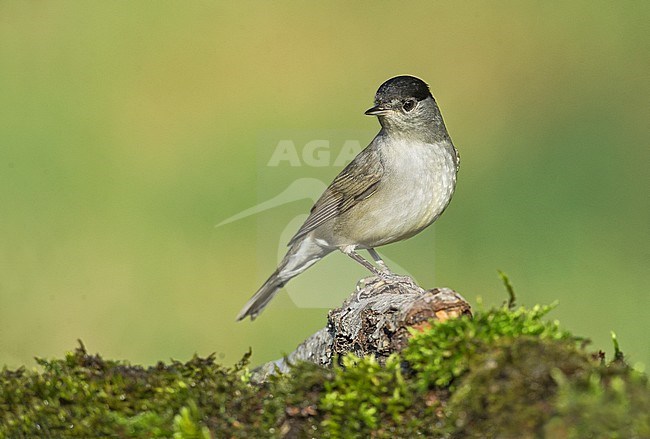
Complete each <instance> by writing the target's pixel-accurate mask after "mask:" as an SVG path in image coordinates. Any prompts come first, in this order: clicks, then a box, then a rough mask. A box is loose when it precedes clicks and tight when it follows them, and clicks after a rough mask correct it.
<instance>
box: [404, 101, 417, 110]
mask: <svg viewBox="0 0 650 439" xmlns="http://www.w3.org/2000/svg"><path fill="white" fill-rule="evenodd" d="M402 108H403V109H404V111H411V110H412V109H414V108H415V99H407V100H406V101H404V104H403V105H402Z"/></svg>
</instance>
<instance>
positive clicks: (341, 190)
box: [237, 76, 460, 320]
mask: <svg viewBox="0 0 650 439" xmlns="http://www.w3.org/2000/svg"><path fill="white" fill-rule="evenodd" d="M365 114H367V115H370V116H377V117H378V119H379V123H380V124H381V130H379V133H378V134H377V136H375V138H374V139H373V140H372V142H371V143H370V145H368V146H367V147H366V148H365V149H364V150H363V151H361V152H360V153H359V154H358V155H357V156H356V157H355V158H354V160H352V162H350V164H349V165H348V166H346V167H345V169H343V171H341V173H340V174H339V175H337V176H336V178H335V179H334V181H333V182H332V183H331V184H330V185H329V187H328V188H327V189H326V190H325V192H324V193H323V195H321V197H320V199H319V200H318V201H317V202H316V204H314V206H313V207H312V209H311V213H310V214H309V217H308V218H307V220H306V221H305V223H304V224H303V225H302V227H300V230H298V232H297V233H296V235H295V236H294V237H293V238H292V239H291V241H290V242H289V251H288V252H287V254H286V255H285V257H284V259H282V262H280V265H279V266H278V268H277V269H276V270H275V272H274V273H273V274H272V275H271V276H270V277H269V278H268V279H267V281H266V282H264V285H262V286H261V287H260V289H259V290H258V291H257V292H256V293H255V295H254V296H253V297H252V298H251V299H250V300H249V301H248V303H246V305H245V306H244V308H243V309H242V310H241V312H240V313H239V315H238V316H237V320H242V319H244V318H245V317H247V316H250V317H251V320H252V319H255V317H257V315H258V314H259V313H260V312H261V311H262V310H263V309H264V307H265V306H266V305H267V304H268V303H269V301H270V300H271V299H272V298H273V296H274V295H275V294H276V293H277V292H278V290H279V289H280V288H282V287H283V286H284V285H285V284H286V283H287V282H288V281H289V280H290V279H292V278H294V277H295V276H297V275H299V274H300V273H302V272H303V271H305V270H306V269H307V268H309V267H310V266H312V265H313V264H314V263H316V262H318V261H319V260H320V259H322V258H323V257H324V256H326V255H327V254H329V253H331V252H332V251H334V250H337V249H338V250H340V251H342V252H343V253H345V254H346V255H348V256H350V257H351V258H352V259H354V260H355V261H357V262H359V263H360V264H362V265H363V266H364V267H366V268H368V269H369V270H370V271H371V272H372V273H374V274H376V275H378V276H384V277H388V276H391V275H393V274H392V272H391V271H390V270H389V269H388V267H386V264H385V263H384V261H382V260H381V258H380V257H379V255H378V254H377V252H376V251H375V250H374V249H375V247H379V246H381V245H385V244H390V243H392V242H396V241H401V240H403V239H407V238H410V237H411V236H413V235H415V234H417V233H419V232H420V231H422V230H423V229H424V228H425V227H427V226H429V225H430V224H431V223H433V222H434V221H435V220H436V218H438V217H439V216H440V214H442V212H443V211H444V210H445V208H446V207H447V205H448V204H449V202H450V201H451V197H452V195H453V194H454V189H455V187H456V174H457V172H458V167H459V165H460V156H459V155H458V151H456V148H454V145H453V143H452V142H451V138H450V137H449V134H448V133H447V129H446V128H445V124H444V122H443V120H442V115H441V114H440V110H439V109H438V105H437V104H436V101H435V100H434V98H433V96H432V95H431V92H430V91H429V87H428V86H427V84H425V83H424V82H423V81H422V80H420V79H418V78H415V77H413V76H397V77H395V78H391V79H389V80H388V81H386V82H384V83H383V84H382V85H381V86H380V87H379V90H377V94H376V95H375V106H374V107H372V108H370V109H369V110H367V111H366V112H365ZM359 249H365V250H368V253H369V254H370V255H371V256H372V258H373V259H374V260H375V262H376V263H377V264H378V265H379V268H377V267H375V266H374V265H372V264H371V263H370V262H368V261H367V260H366V259H364V258H363V257H361V255H359V254H358V253H357V250H359Z"/></svg>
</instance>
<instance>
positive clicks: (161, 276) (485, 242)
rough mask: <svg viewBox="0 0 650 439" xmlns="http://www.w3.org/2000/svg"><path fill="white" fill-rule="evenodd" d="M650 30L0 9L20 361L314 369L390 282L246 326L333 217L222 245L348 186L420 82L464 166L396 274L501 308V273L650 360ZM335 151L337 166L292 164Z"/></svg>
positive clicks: (608, 8)
mask: <svg viewBox="0 0 650 439" xmlns="http://www.w3.org/2000/svg"><path fill="white" fill-rule="evenodd" d="M648 22H650V3H649V2H629V3H627V2H626V3H620V2H600V1H598V2H593V1H573V2H563V3H558V2H553V3H545V2H537V1H526V2H516V1H505V2H499V3H498V4H495V3H490V4H489V5H488V4H487V3H484V2H479V1H469V2H446V3H443V2H426V1H423V2H409V3H408V4H402V3H396V2H381V3H372V5H371V4H370V3H349V2H328V3H326V4H314V3H310V4H305V3H297V2H287V3H280V2H272V3H271V2H264V3H262V2H254V3H253V2H229V3H226V2H203V1H201V2H171V1H165V2H155V3H151V2H91V3H86V2H74V1H67V2H65V1H64V2H38V1H29V2H27V1H6V0H5V1H2V2H0V364H6V365H8V366H10V367H18V366H20V365H22V364H27V365H33V364H34V362H33V357H34V356H40V357H52V356H61V355H62V354H63V353H64V352H65V351H69V350H72V349H73V348H74V347H76V343H77V342H76V340H77V339H82V340H83V341H84V343H85V344H86V346H87V347H88V349H89V351H91V352H100V353H102V354H103V355H105V356H107V357H110V358H116V359H128V360H129V361H131V362H134V363H143V364H152V363H154V362H156V361H157V360H166V359H169V358H176V359H180V360H186V359H188V358H189V357H190V356H191V355H192V354H193V353H194V352H197V353H199V354H201V355H207V354H209V353H211V352H217V353H218V358H219V360H220V361H221V362H223V363H225V364H232V363H234V362H236V361H237V360H238V359H239V358H240V357H241V355H242V354H243V353H244V352H246V351H247V350H248V348H249V347H252V349H253V353H254V356H253V362H254V363H256V364H257V363H260V362H262V361H267V360H271V359H275V358H278V357H280V356H281V355H282V354H283V353H288V352H290V351H292V350H293V349H294V348H295V346H296V345H297V344H298V343H299V342H301V341H302V340H303V339H304V338H305V337H306V336H308V335H310V334H312V333H313V332H314V331H316V330H317V329H319V328H321V327H323V325H324V324H325V322H326V315H327V309H326V308H321V307H318V306H329V304H330V303H332V302H333V303H334V304H336V303H339V302H340V301H341V300H342V299H343V298H344V297H346V296H347V294H348V293H349V292H350V291H352V289H353V288H354V286H355V284H356V281H357V280H358V279H359V278H360V277H362V276H366V275H367V273H365V272H364V270H363V268H361V267H357V266H356V265H357V264H355V263H354V262H352V261H349V260H347V258H346V257H345V256H343V255H340V254H333V255H331V256H329V257H328V258H327V259H326V260H325V261H323V262H322V264H323V265H322V267H321V264H318V265H316V266H315V267H314V268H312V269H310V270H309V271H308V272H306V273H305V274H304V275H303V276H304V278H302V279H297V280H296V281H295V285H294V283H292V284H290V285H291V288H290V289H288V292H287V291H283V292H281V293H280V294H279V295H278V297H277V298H276V299H275V300H274V301H273V302H272V303H271V304H270V306H269V308H268V309H266V310H265V312H264V313H263V314H262V315H261V316H260V317H259V318H258V319H257V320H256V321H255V322H253V323H251V322H249V321H246V322H243V323H238V324H236V323H235V322H234V317H235V315H236V314H237V312H238V311H239V309H240V308H241V306H242V305H243V304H244V303H245V302H246V301H247V300H248V298H249V297H250V296H251V295H252V294H253V293H254V292H255V291H256V289H257V288H258V287H259V286H260V284H261V283H262V282H263V281H264V279H265V278H266V277H267V276H268V275H269V274H270V273H271V272H272V271H273V269H274V268H275V265H276V262H277V259H278V254H279V253H281V252H283V251H284V247H283V246H284V243H286V240H287V239H288V238H289V236H290V235H291V234H292V232H295V230H296V229H297V226H298V224H296V222H297V221H299V220H300V217H299V215H301V214H304V213H307V212H308V209H309V208H310V207H311V204H312V202H313V200H312V199H310V198H309V196H306V197H305V196H303V197H302V198H301V197H298V198H295V197H294V198H291V197H289V198H287V199H284V201H283V203H281V204H280V205H278V206H277V207H275V208H272V209H268V210H263V211H260V212H258V213H256V214H255V215H250V216H247V217H245V218H242V219H240V220H238V221H233V222H230V223H228V224H225V225H221V226H219V227H215V225H217V224H219V223H221V222H222V221H224V220H226V219H228V218H230V217H232V216H233V215H237V214H238V213H240V212H242V211H245V210H246V209H249V208H253V207H254V206H258V205H259V203H261V202H264V201H265V200H268V199H270V198H272V197H274V196H275V195H277V194H279V193H280V192H282V191H283V190H284V189H285V188H287V187H288V186H290V185H291V183H293V182H295V181H297V179H298V178H309V177H314V178H315V179H316V180H317V181H316V183H318V181H322V182H324V183H329V181H330V180H331V179H332V178H333V177H334V176H335V175H336V174H337V173H338V171H339V170H340V169H341V168H342V167H343V165H342V164H341V163H335V162H336V160H335V158H336V157H337V156H338V155H339V154H340V153H341V151H343V149H344V146H345V145H344V144H345V141H346V140H350V139H352V140H356V141H358V142H360V145H361V146H365V145H366V144H367V143H368V142H369V141H370V140H371V139H372V136H373V135H374V133H375V132H376V131H377V129H378V126H379V125H378V122H377V120H376V118H371V117H366V116H364V115H363V111H364V110H365V109H367V108H368V107H369V106H370V105H371V104H372V100H373V96H374V93H375V91H376V89H377V87H378V86H379V85H380V84H381V83H382V82H383V81H385V80H386V79H388V78H390V77H392V76H395V75H398V74H405V73H408V74H413V75H416V76H419V77H421V78H423V79H424V80H425V81H427V82H428V83H429V84H430V86H431V89H432V91H433V94H434V96H435V97H436V99H437V101H438V103H439V105H440V107H441V110H442V114H443V116H444V118H445V121H446V123H447V127H448V129H449V132H450V134H451V136H452V138H453V140H454V143H455V144H456V146H457V148H458V149H459V151H460V153H461V156H462V166H461V170H460V174H459V180H458V188H457V192H456V195H455V197H454V199H453V201H452V203H451V205H450V207H449V208H448V210H447V211H446V212H445V214H444V215H443V216H442V217H441V218H440V220H439V221H438V222H437V223H436V225H435V227H433V228H429V229H427V230H426V231H425V232H423V233H422V234H420V235H418V236H417V237H415V238H413V239H411V240H409V241H405V242H402V243H398V244H393V245H391V246H387V247H384V248H383V249H381V250H382V253H383V254H384V255H385V256H386V257H387V258H389V259H390V260H392V261H394V262H395V263H397V264H398V266H399V267H402V268H403V269H404V271H407V272H408V273H410V274H411V275H413V276H414V277H415V278H416V279H417V280H418V282H419V283H420V284H421V285H422V286H424V287H427V288H432V287H434V286H447V287H452V288H454V289H456V290H457V291H458V292H460V293H461V294H463V295H464V296H465V297H466V298H467V299H468V300H469V301H470V302H472V303H473V304H477V302H478V301H480V300H482V302H483V306H485V307H490V306H498V305H500V304H501V303H502V302H503V301H504V300H506V298H507V295H506V292H505V289H504V288H503V286H502V284H501V281H500V280H499V278H498V276H497V270H498V269H500V270H503V271H505V272H506V273H507V274H508V275H509V276H510V278H511V280H512V282H513V284H514V287H515V290H516V292H517V293H518V301H519V303H520V304H523V305H527V306H532V305H534V304H537V303H541V304H548V303H551V302H553V301H555V300H558V301H559V306H558V307H557V309H556V310H555V311H553V313H552V314H551V315H550V318H553V319H559V320H560V321H561V323H562V324H563V326H564V327H566V328H568V329H570V330H572V331H574V332H575V333H577V334H580V335H584V336H587V337H589V338H591V339H592V340H593V344H592V346H591V348H592V349H594V350H595V349H602V350H605V351H606V352H607V353H608V354H609V355H611V353H612V347H611V346H612V345H611V341H610V331H615V332H616V333H617V334H618V337H619V340H620V342H621V347H622V349H623V350H624V352H625V353H626V354H627V355H628V358H629V360H630V362H631V363H632V364H637V365H638V366H639V367H642V365H643V364H648V363H650V337H648V335H647V334H648V333H650V319H649V318H648V317H647V313H648V309H649V308H650V295H649V294H648V285H650V270H649V263H650V227H649V224H650V196H649V193H648V192H649V191H648V189H649V187H650V178H649V177H650V173H649V164H650V151H649V146H650V145H649V144H650V133H649V130H648V121H649V120H650V105H649V97H650V81H649V76H650V57H649V56H648V53H650V34H649V33H648ZM315 139H326V140H328V141H329V144H328V146H327V149H324V148H321V149H320V150H322V151H326V150H327V151H329V153H330V154H331V159H330V160H326V161H325V162H326V163H325V165H322V166H313V163H312V165H309V164H305V163H304V157H302V156H300V157H299V159H300V162H299V164H298V165H296V164H295V163H294V164H293V165H292V164H291V163H290V162H289V161H285V162H284V163H282V164H281V165H280V166H277V167H273V166H269V160H270V158H271V157H272V153H273V152H274V151H276V149H277V147H278V144H279V142H280V141H281V140H290V141H292V142H294V145H295V147H296V151H297V153H298V154H299V155H300V154H301V152H303V149H302V148H304V146H305V144H306V143H307V142H309V141H310V140H315ZM348 147H349V145H348ZM343 152H345V151H343ZM310 181H311V180H310ZM312 182H313V181H312ZM301 187H302V186H301ZM310 187H318V184H315V185H312V186H310ZM323 187H324V186H323ZM310 194H311V193H309V194H307V195H310ZM303 195H305V194H303ZM333 273H334V274H336V273H338V275H336V276H334V275H333ZM302 294H304V296H302ZM301 297H302V298H303V299H305V298H309V297H311V298H312V299H308V300H303V301H302V302H301V301H300V298H301ZM319 297H320V298H327V299H326V300H324V301H323V302H322V303H321V302H318V300H317V298H319ZM296 304H297V305H296ZM610 358H611V357H610Z"/></svg>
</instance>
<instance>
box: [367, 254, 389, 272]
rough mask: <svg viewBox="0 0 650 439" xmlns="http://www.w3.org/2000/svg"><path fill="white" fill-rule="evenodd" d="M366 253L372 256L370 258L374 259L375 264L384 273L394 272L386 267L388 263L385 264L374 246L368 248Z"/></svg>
mask: <svg viewBox="0 0 650 439" xmlns="http://www.w3.org/2000/svg"><path fill="white" fill-rule="evenodd" d="M368 253H369V254H370V256H372V259H374V260H375V262H376V263H377V265H379V268H380V269H381V271H383V272H385V273H390V274H395V273H393V271H392V270H391V269H390V268H388V265H386V263H385V262H384V260H383V259H382V258H381V256H379V253H377V252H376V251H375V249H374V248H369V249H368Z"/></svg>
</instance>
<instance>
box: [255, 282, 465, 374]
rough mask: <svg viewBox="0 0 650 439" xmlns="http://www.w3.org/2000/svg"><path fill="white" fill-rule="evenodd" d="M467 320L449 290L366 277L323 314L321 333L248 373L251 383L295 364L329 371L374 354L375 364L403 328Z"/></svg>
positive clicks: (403, 337) (401, 338)
mask: <svg viewBox="0 0 650 439" xmlns="http://www.w3.org/2000/svg"><path fill="white" fill-rule="evenodd" d="M461 315H469V316H471V315H472V314H471V308H470V305H469V304H468V303H467V301H465V299H463V298H462V297H461V296H460V294H458V293H456V292H455V291H454V290H451V289H449V288H434V289H431V290H424V289H422V288H420V287H419V286H418V285H416V284H415V282H414V281H413V279H411V278H410V277H406V276H394V277H391V278H389V279H380V278H377V277H371V278H367V279H365V285H364V286H362V287H361V286H359V285H358V286H357V289H356V290H355V291H354V292H353V293H352V294H351V295H350V297H348V298H347V299H346V300H345V302H343V304H342V305H341V307H339V308H336V309H333V310H331V311H330V312H329V315H328V324H327V326H326V327H325V328H323V329H321V330H320V331H318V332H316V333H315V334H314V335H312V336H311V337H309V338H308V339H306V340H305V341H304V342H302V343H301V344H300V345H299V346H298V347H297V348H296V350H295V351H293V352H292V353H291V354H289V355H288V356H286V357H285V358H282V359H280V360H276V361H271V362H269V363H266V364H264V365H262V366H260V367H258V368H257V369H255V370H254V371H253V376H252V379H253V380H254V381H257V382H263V381H265V380H266V379H267V377H268V376H269V375H272V374H274V373H277V372H287V371H288V370H289V365H290V364H293V363H295V362H297V361H301V360H302V361H310V362H312V363H316V364H319V365H321V366H326V367H329V366H331V365H332V361H333V360H334V359H335V358H337V357H338V356H340V355H343V354H346V353H348V352H353V353H354V354H356V355H358V356H365V355H374V356H375V357H376V358H377V359H378V360H379V362H380V363H383V362H384V361H385V360H386V358H388V356H389V355H390V354H392V353H394V352H399V351H401V350H402V349H403V348H404V347H406V344H407V342H408V338H409V336H410V333H409V331H408V328H415V329H424V328H425V327H428V325H429V323H428V322H429V321H430V320H440V321H444V320H447V319H449V318H454V317H458V316H461Z"/></svg>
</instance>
